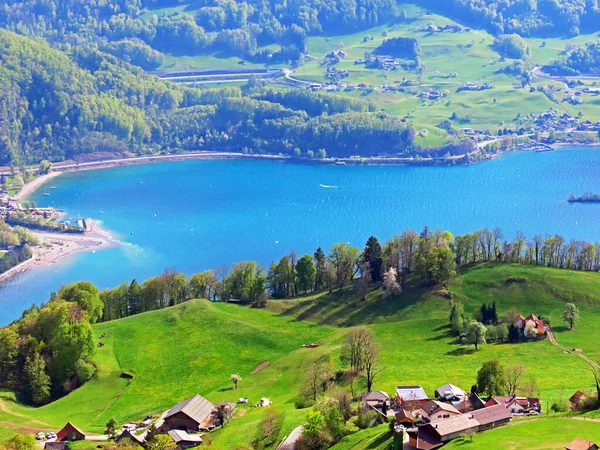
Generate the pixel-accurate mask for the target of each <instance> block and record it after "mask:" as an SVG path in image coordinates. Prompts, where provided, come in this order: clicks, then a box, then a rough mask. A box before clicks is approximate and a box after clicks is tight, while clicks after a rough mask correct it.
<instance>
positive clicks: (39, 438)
mask: <svg viewBox="0 0 600 450" xmlns="http://www.w3.org/2000/svg"><path fill="white" fill-rule="evenodd" d="M35 438H36V439H37V440H38V441H41V440H42V439H44V433H43V432H41V431H40V432H39V433H37V434H36V435H35Z"/></svg>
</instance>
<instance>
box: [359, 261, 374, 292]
mask: <svg viewBox="0 0 600 450" xmlns="http://www.w3.org/2000/svg"><path fill="white" fill-rule="evenodd" d="M359 267H360V278H359V280H358V292H359V293H360V298H361V300H364V299H365V298H366V295H367V289H368V288H369V284H370V283H371V281H372V279H371V264H370V263H369V261H362V262H361V263H360V264H359Z"/></svg>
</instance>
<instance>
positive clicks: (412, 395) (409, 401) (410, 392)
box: [396, 386, 429, 408]
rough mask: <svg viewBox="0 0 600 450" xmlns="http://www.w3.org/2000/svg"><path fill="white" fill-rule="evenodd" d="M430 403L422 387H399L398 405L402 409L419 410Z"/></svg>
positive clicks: (397, 392)
mask: <svg viewBox="0 0 600 450" xmlns="http://www.w3.org/2000/svg"><path fill="white" fill-rule="evenodd" d="M427 401H429V397H427V394H426V393H425V391H424V390H423V388H422V387H421V386H398V387H397V388H396V404H397V405H398V406H400V407H402V408H417V407H419V406H421V405H423V404H425V403H427Z"/></svg>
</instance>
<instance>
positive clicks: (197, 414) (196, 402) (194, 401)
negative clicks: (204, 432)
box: [161, 395, 215, 433]
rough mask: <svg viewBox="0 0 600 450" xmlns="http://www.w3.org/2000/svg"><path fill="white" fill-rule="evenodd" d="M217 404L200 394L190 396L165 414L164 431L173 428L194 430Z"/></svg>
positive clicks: (197, 428)
mask: <svg viewBox="0 0 600 450" xmlns="http://www.w3.org/2000/svg"><path fill="white" fill-rule="evenodd" d="M214 409H215V405H213V404H212V403H211V402H209V401H208V400H206V399H205V398H204V397H201V396H200V395H195V396H193V397H190V398H188V399H186V400H184V401H182V402H181V403H178V404H177V405H175V406H173V407H172V408H171V409H170V410H169V411H168V412H167V414H166V415H165V417H164V423H163V425H162V427H161V431H162V432H163V433H167V432H169V431H171V430H184V431H187V432H194V431H198V430H199V429H200V426H201V425H202V423H203V422H204V421H205V420H206V419H207V418H208V416H210V415H211V413H212V412H213V410H214Z"/></svg>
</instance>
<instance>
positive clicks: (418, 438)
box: [409, 405, 511, 450]
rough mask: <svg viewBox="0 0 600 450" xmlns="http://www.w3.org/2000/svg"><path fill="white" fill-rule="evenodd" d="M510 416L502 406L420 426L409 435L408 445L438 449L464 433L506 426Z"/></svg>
mask: <svg viewBox="0 0 600 450" xmlns="http://www.w3.org/2000/svg"><path fill="white" fill-rule="evenodd" d="M510 419H511V414H510V412H509V411H508V410H507V409H506V408H505V407H504V406H503V405H496V406H491V407H489V408H483V409H479V410H477V411H473V412H470V413H465V414H459V415H455V416H453V417H450V418H448V419H443V420H439V421H436V422H431V423H428V424H425V425H422V426H420V427H419V428H418V429H417V433H416V435H415V434H414V433H413V434H412V435H411V434H410V433H409V437H410V445H411V446H413V447H414V448H416V449H418V450H431V449H434V448H439V447H441V446H443V445H444V444H446V443H447V442H449V441H451V440H452V439H456V438H457V437H460V436H462V435H463V433H465V432H469V431H471V432H479V431H484V430H489V429H491V428H496V427H499V426H502V425H506V424H507V423H509V422H510Z"/></svg>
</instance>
